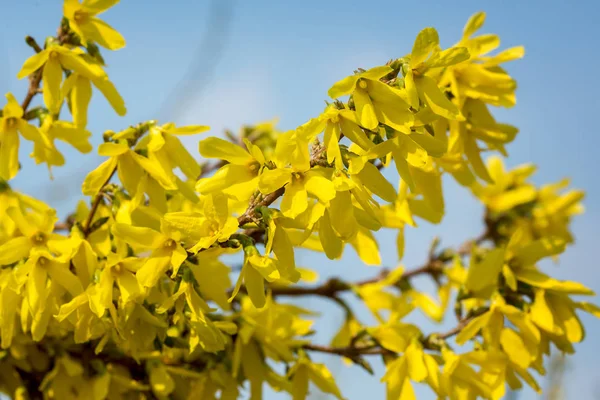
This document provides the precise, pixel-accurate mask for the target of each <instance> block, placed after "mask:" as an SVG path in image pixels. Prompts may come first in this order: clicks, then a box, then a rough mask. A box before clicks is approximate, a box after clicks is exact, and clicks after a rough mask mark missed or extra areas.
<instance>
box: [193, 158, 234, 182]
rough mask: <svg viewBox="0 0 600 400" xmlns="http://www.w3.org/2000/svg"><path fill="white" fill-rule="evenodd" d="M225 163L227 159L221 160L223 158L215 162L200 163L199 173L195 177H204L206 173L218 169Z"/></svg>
mask: <svg viewBox="0 0 600 400" xmlns="http://www.w3.org/2000/svg"><path fill="white" fill-rule="evenodd" d="M226 164H227V161H223V160H221V161H218V162H215V163H204V164H202V165H201V166H200V175H198V178H197V179H200V178H203V177H205V176H206V175H208V174H210V173H211V172H214V171H216V170H218V169H219V168H221V167H223V166H224V165H226Z"/></svg>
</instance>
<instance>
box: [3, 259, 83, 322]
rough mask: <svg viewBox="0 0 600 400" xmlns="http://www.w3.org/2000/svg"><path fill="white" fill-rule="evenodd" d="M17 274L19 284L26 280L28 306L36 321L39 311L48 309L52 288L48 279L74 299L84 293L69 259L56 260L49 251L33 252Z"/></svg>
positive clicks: (18, 269)
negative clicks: (46, 303)
mask: <svg viewBox="0 0 600 400" xmlns="http://www.w3.org/2000/svg"><path fill="white" fill-rule="evenodd" d="M15 273H16V275H17V280H18V281H19V282H24V281H25V280H26V291H27V304H28V306H29V310H30V312H31V315H32V316H33V317H34V319H35V318H36V316H37V314H38V311H43V310H44V308H46V305H45V304H44V303H45V302H46V299H47V298H48V296H49V295H50V288H49V287H48V285H47V280H48V277H50V279H51V280H52V283H53V284H57V285H58V286H61V287H63V288H64V289H66V290H67V291H68V292H69V293H70V294H71V295H72V296H73V297H75V296H78V295H80V294H81V293H82V292H83V287H82V286H81V282H79V279H77V277H76V276H75V275H74V274H73V273H72V272H71V271H70V270H69V262H68V259H66V258H65V257H61V258H56V257H54V256H52V254H50V253H49V252H48V251H47V250H43V249H35V250H33V251H32V252H31V254H30V256H29V258H28V259H27V262H26V263H25V264H23V265H22V266H20V267H18V268H17V269H16V271H15Z"/></svg>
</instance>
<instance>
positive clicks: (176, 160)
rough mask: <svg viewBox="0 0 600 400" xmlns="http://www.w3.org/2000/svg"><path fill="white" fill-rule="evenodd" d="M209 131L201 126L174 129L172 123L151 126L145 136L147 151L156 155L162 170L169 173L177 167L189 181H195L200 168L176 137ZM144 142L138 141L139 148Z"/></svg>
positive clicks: (206, 127)
mask: <svg viewBox="0 0 600 400" xmlns="http://www.w3.org/2000/svg"><path fill="white" fill-rule="evenodd" d="M209 129H210V127H208V126H203V125H190V126H180V127H176V126H175V124H174V123H172V122H170V123H167V124H164V125H162V126H153V127H151V128H150V133H149V135H148V136H147V138H148V139H147V140H148V145H147V146H148V151H149V152H152V153H155V154H156V158H157V160H158V161H159V162H160V163H161V165H162V166H163V169H164V170H166V171H171V170H173V169H174V168H177V167H178V168H179V169H180V170H181V172H183V174H184V175H185V176H187V177H188V178H189V179H193V180H196V179H197V178H198V175H200V166H199V165H198V162H197V161H196V160H195V159H194V158H193V157H192V156H191V154H190V153H189V152H188V151H187V150H186V149H185V147H184V146H183V145H182V144H181V141H180V140H179V139H178V138H177V136H181V135H195V134H198V133H202V132H206V131H207V130H209ZM145 140H146V138H144V139H142V141H140V146H143V145H144V143H145Z"/></svg>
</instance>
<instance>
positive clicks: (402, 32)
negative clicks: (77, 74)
mask: <svg viewBox="0 0 600 400" xmlns="http://www.w3.org/2000/svg"><path fill="white" fill-rule="evenodd" d="M2 9H3V23H2V24H1V25H0V89H1V90H2V91H3V93H5V92H8V91H10V92H13V93H14V94H15V96H16V97H17V98H18V99H22V98H23V96H24V94H25V92H26V85H27V82H26V80H24V81H17V79H16V74H17V72H18V71H19V69H20V68H21V65H22V63H23V61H24V60H25V59H26V58H27V57H29V56H30V55H31V48H29V47H28V46H27V45H26V44H25V42H24V37H25V35H32V36H34V37H35V38H36V39H37V41H38V43H40V44H41V43H43V41H44V38H45V36H47V35H49V34H54V33H55V31H56V28H57V27H58V24H59V21H60V18H61V15H62V1H58V0H52V1H48V0H20V1H15V0H12V1H5V2H3V7H2ZM480 10H482V11H486V12H487V21H486V24H485V25H484V28H483V30H482V32H483V33H496V34H498V35H499V36H500V38H501V39H502V48H508V47H512V46H516V45H524V46H525V49H526V56H525V58H524V59H523V60H519V61H515V62H513V63H510V64H509V65H508V70H509V71H510V73H511V74H512V75H513V76H514V77H515V78H516V79H517V81H518V83H519V89H518V91H517V106H516V107H514V108H513V109H509V110H504V109H502V110H495V115H496V117H497V118H498V120H499V121H501V122H507V123H510V124H513V125H516V126H517V127H519V128H520V134H519V135H518V137H517V140H516V141H515V142H514V143H513V144H511V145H510V146H509V147H508V150H509V153H510V158H509V159H508V160H507V164H508V165H509V166H511V167H512V166H515V165H518V164H521V163H524V162H533V163H535V164H537V165H538V166H539V171H538V173H537V174H536V175H535V177H534V181H535V182H536V183H538V184H542V183H548V182H550V181H556V180H559V179H560V178H562V177H565V176H568V177H571V178H572V184H573V186H576V187H579V188H583V189H585V190H586V191H587V197H586V199H585V201H584V203H585V205H586V209H587V210H586V214H585V215H584V216H581V217H578V218H576V219H575V221H574V225H573V231H574V233H575V236H576V238H577V242H576V244H575V246H573V247H571V248H570V249H569V250H568V251H567V253H566V254H564V255H563V256H562V257H561V259H560V263H559V264H558V265H552V264H550V265H546V268H548V269H551V270H552V273H554V274H555V275H556V276H558V277H559V278H562V279H567V278H568V279H573V280H578V281H582V282H584V283H585V284H586V285H588V286H589V287H591V288H592V289H595V290H596V291H597V292H600V271H599V270H598V269H599V265H598V255H597V254H596V251H598V245H597V242H598V240H599V239H600V227H599V225H600V189H599V185H598V183H599V180H598V174H599V173H600V163H599V162H598V161H597V156H596V154H597V152H598V147H599V145H600V132H597V127H598V126H599V124H598V116H599V114H600V100H599V99H600V96H599V92H600V78H599V74H598V73H597V72H596V68H597V65H598V63H599V62H600V56H599V54H600V52H599V51H598V50H600V46H598V38H600V27H599V25H598V23H597V20H598V16H600V6H598V3H597V2H592V1H587V2H586V1H580V2H576V3H575V2H574V3H571V2H554V1H544V2H542V1H532V0H530V1H527V2H521V1H501V2H500V1H497V2H487V1H461V2H446V1H442V0H439V1H435V2H434V1H419V2H392V1H369V2H365V1H356V0H346V1H344V2H324V1H316V0H314V1H313V0H305V1H302V2H283V1H273V0H272V1H259V0H256V1H241V0H237V1H236V0H201V1H197V0H195V1H192V0H172V1H169V2H167V1H158V0H156V1H154V0H144V1H142V0H130V1H124V2H122V4H119V5H118V6H116V7H114V8H113V9H111V10H109V11H108V12H107V13H106V14H105V15H104V16H103V19H105V20H106V21H107V22H108V23H110V24H111V25H112V26H113V27H115V28H116V29H117V30H119V31H120V32H121V33H122V34H123V35H124V36H125V38H126V40H127V46H126V48H125V49H123V50H122V51H118V52H114V53H111V52H108V51H107V52H104V57H105V59H106V62H107V64H108V66H109V68H108V73H109V75H110V77H111V79H112V80H113V82H114V83H115V84H116V86H117V88H118V89H119V91H120V93H121V95H122V96H123V98H124V99H125V101H126V104H127V109H128V113H127V116H126V117H123V118H121V117H118V116H117V115H116V114H115V113H114V112H113V111H112V109H111V108H110V106H109V105H108V104H107V103H106V101H105V100H104V98H103V97H102V96H101V95H99V94H98V93H95V94H94V97H93V101H92V104H91V108H90V120H89V125H88V129H89V130H91V131H92V133H93V134H94V136H93V143H94V145H97V144H98V143H100V142H101V140H102V139H101V137H102V132H103V131H104V130H107V129H112V130H121V129H123V128H126V127H127V126H129V125H131V124H135V123H137V122H140V121H143V120H147V119H151V118H156V119H159V121H162V122H167V121H174V122H176V123H178V124H203V125H210V126H211V127H212V130H211V134H213V135H217V134H219V135H220V134H222V132H223V130H224V129H226V128H227V129H231V130H233V131H237V130H238V128H239V127H240V126H241V125H242V124H254V123H257V122H262V121H265V120H271V119H273V118H279V122H278V125H277V127H278V128H279V129H281V130H288V129H293V128H295V127H296V126H298V125H299V124H302V123H303V122H305V121H306V120H308V119H309V118H311V117H314V116H316V115H318V114H319V113H320V112H321V111H322V109H323V107H324V106H325V103H324V100H325V99H327V94H326V93H327V89H328V88H329V87H330V86H331V85H332V84H333V83H334V82H336V81H337V80H339V79H341V78H343V77H345V76H347V75H349V74H352V71H353V70H355V69H356V68H358V67H361V68H369V67H372V66H376V65H382V64H384V63H385V62H386V61H388V60H389V59H391V58H396V57H400V56H403V55H404V54H406V53H409V52H410V50H411V48H412V44H413V41H414V38H415V36H416V34H417V33H418V32H419V31H420V30H421V29H422V28H424V27H427V26H433V27H435V28H436V29H437V30H438V32H439V34H440V39H441V44H442V46H443V47H447V46H449V45H451V44H453V43H454V42H456V41H458V40H459V38H460V36H461V34H462V27H463V25H464V24H465V22H466V21H467V19H468V17H469V16H470V15H471V14H473V13H474V12H476V11H480ZM40 100H41V99H40V98H39V96H38V99H37V101H40ZM198 139H199V137H192V138H190V140H189V141H188V142H187V143H188V144H189V146H190V149H191V152H192V153H193V154H195V155H198V152H197V141H198ZM59 146H61V147H60V150H61V151H62V152H63V154H64V155H65V158H66V159H67V163H66V165H65V166H63V167H61V168H55V169H54V170H53V175H54V180H53V181H49V180H48V179H47V174H48V172H47V170H46V168H45V167H44V166H35V165H34V163H33V161H32V160H30V159H27V155H28V154H29V152H30V151H31V149H30V148H28V147H27V146H22V147H23V148H22V149H21V150H22V154H21V162H22V164H23V167H24V168H23V170H22V171H21V173H20V174H19V175H18V177H17V178H16V179H15V180H14V181H12V182H11V184H12V185H13V186H14V187H15V188H16V189H18V190H21V191H23V192H25V193H27V194H30V195H33V196H35V197H37V198H40V199H42V200H44V201H46V202H48V203H49V204H51V205H52V206H53V207H55V208H56V209H57V210H58V212H59V215H60V216H61V217H65V216H66V215H67V214H68V213H70V212H71V211H72V210H74V207H75V205H76V203H77V202H78V201H79V200H80V199H81V198H82V196H81V182H82V180H83V178H84V177H85V175H86V174H87V173H88V172H89V171H90V170H92V169H93V168H95V167H96V166H97V165H98V164H99V163H100V162H101V159H102V158H101V157H99V156H97V155H95V154H94V155H91V154H88V155H86V156H82V155H80V154H79V153H77V152H76V151H73V150H72V149H70V148H69V147H68V146H62V144H59ZM393 179H396V178H393ZM444 192H445V197H446V210H447V211H446V217H445V219H444V221H443V223H442V224H440V225H437V226H433V225H428V224H426V223H424V222H421V223H420V227H419V229H408V230H407V238H406V253H405V258H404V260H403V261H402V263H403V264H404V265H405V266H406V267H407V268H411V267H414V266H417V265H420V264H421V263H422V262H423V261H425V257H426V254H427V248H428V246H429V244H430V241H431V238H432V237H433V236H435V235H437V236H439V237H440V238H441V239H442V245H457V244H459V243H462V242H463V241H464V240H465V239H468V238H471V237H474V236H476V235H478V234H479V233H480V232H481V230H482V229H483V224H482V209H481V208H480V207H479V206H478V205H477V203H476V202H475V201H474V199H473V198H472V197H471V195H470V194H469V193H468V192H466V191H465V190H464V189H462V188H460V187H458V186H457V185H456V184H454V183H453V182H452V181H451V180H447V181H446V182H445V186H444ZM378 239H379V240H380V248H381V252H382V259H383V265H384V266H390V267H393V266H395V265H396V264H397V260H396V250H395V235H387V236H386V235H385V233H384V234H381V235H379V236H378ZM298 257H299V262H298V264H299V265H303V266H310V267H312V268H316V269H317V270H318V271H319V273H320V274H321V276H322V277H323V278H326V277H328V276H338V275H343V276H344V277H347V278H348V279H350V280H353V279H361V278H364V277H369V276H373V275H375V274H376V273H377V271H376V270H375V269H374V267H365V266H364V265H362V263H361V262H360V261H359V259H358V258H357V257H356V255H355V254H354V253H353V252H352V250H351V249H348V250H347V251H346V252H345V255H344V258H343V260H342V262H329V261H328V260H326V259H325V257H324V256H317V255H315V254H312V253H310V252H301V253H300V254H299V256H298ZM555 270H556V271H555ZM417 285H420V286H419V287H424V288H427V287H431V283H430V282H428V281H427V279H425V280H423V281H422V282H421V281H419V282H417ZM596 302H597V301H596ZM301 304H302V305H303V306H307V307H311V308H318V309H320V310H322V312H323V313H325V314H327V315H328V318H326V319H325V318H322V319H320V320H319V321H317V323H316V325H315V328H316V330H317V331H318V332H319V334H318V335H317V337H316V338H315V340H316V341H318V342H319V343H323V344H327V343H328V341H329V340H330V338H331V337H332V335H333V334H334V333H335V331H336V330H337V328H338V326H339V324H340V323H341V322H342V319H343V315H342V313H341V312H340V310H339V309H337V308H336V307H335V305H333V306H332V305H331V304H328V303H327V302H326V301H321V300H319V299H312V298H310V299H308V298H307V299H302V300H301ZM358 317H359V318H362V320H363V322H370V321H369V318H367V313H366V312H365V311H364V310H359V313H358ZM410 320H411V322H415V323H419V324H422V325H424V326H425V331H429V332H431V331H439V330H444V329H445V328H449V327H452V326H453V325H454V323H455V322H454V317H452V316H448V318H447V321H446V322H445V323H444V324H443V326H442V327H436V326H433V325H432V324H430V323H428V322H426V319H425V318H424V317H423V316H422V315H420V314H419V313H418V311H415V313H413V314H411V316H410ZM582 321H583V323H584V325H585V326H586V327H587V339H586V340H585V341H584V342H583V343H581V344H580V345H578V346H577V347H576V350H577V353H576V355H575V356H573V357H569V358H567V360H566V364H565V362H564V361H560V360H559V361H557V362H556V366H555V367H554V368H553V369H552V371H554V372H553V373H552V374H549V376H550V377H552V378H550V379H548V378H541V379H540V382H541V383H542V384H543V386H544V387H545V388H549V387H550V381H552V382H555V383H556V382H559V381H560V382H562V384H561V385H560V386H561V391H562V395H560V396H562V397H563V398H565V399H567V398H577V399H582V400H587V399H600V382H599V379H600V369H598V368H597V365H598V360H597V358H598V354H600V340H598V337H600V321H599V320H597V319H594V318H592V317H589V316H588V315H582ZM315 358H317V359H320V360H323V361H324V362H326V363H327V364H328V365H329V367H330V369H331V370H332V372H333V374H334V375H335V376H336V378H337V380H338V383H339V385H340V386H341V387H342V389H343V390H342V391H343V393H344V394H345V395H346V396H347V397H348V398H349V399H352V400H354V399H364V398H372V399H383V398H384V386H383V385H382V384H381V383H379V377H380V376H381V375H382V371H383V368H382V366H381V365H379V364H378V363H377V362H375V363H374V367H375V372H376V376H368V375H366V373H365V372H364V371H363V370H361V369H359V368H357V367H354V368H349V367H347V366H345V365H343V364H342V363H341V361H340V360H339V359H335V358H328V357H326V356H321V355H316V356H315ZM557 377H558V378H557ZM416 394H417V397H418V398H419V399H421V398H423V399H429V398H434V397H433V394H432V393H431V392H429V391H428V390H427V389H423V388H420V387H417V388H416ZM560 396H559V397H560ZM283 397H284V396H283V395H278V394H274V393H269V395H268V397H267V398H269V399H279V398H283ZM559 397H554V398H559ZM312 398H313V399H317V398H325V397H319V395H318V394H317V393H315V394H314V395H313V397H312ZM511 398H513V399H517V398H518V399H523V400H525V399H536V398H537V395H536V394H535V393H534V392H532V391H530V390H525V391H523V392H520V393H519V394H518V395H516V394H511ZM547 398H549V397H547Z"/></svg>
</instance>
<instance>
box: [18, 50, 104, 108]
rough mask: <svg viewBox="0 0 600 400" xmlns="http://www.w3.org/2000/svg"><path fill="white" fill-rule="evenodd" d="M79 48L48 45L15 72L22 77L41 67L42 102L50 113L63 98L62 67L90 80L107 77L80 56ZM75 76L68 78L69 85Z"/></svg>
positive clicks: (102, 79) (97, 67) (72, 82)
mask: <svg viewBox="0 0 600 400" xmlns="http://www.w3.org/2000/svg"><path fill="white" fill-rule="evenodd" d="M81 54H82V52H81V51H80V50H77V49H76V50H69V49H67V48H66V47H63V46H50V47H48V48H46V49H44V50H42V51H40V52H39V53H37V54H34V55H33V56H31V57H29V58H28V59H27V60H26V61H25V63H23V67H21V70H20V71H19V73H18V74H17V78H19V79H23V78H25V77H26V76H28V75H31V74H33V73H34V72H35V71H37V70H38V69H40V68H42V67H43V71H42V83H43V85H42V90H43V94H44V104H46V107H47V108H48V110H50V113H51V114H57V113H58V111H59V110H60V106H61V103H62V101H63V99H64V93H61V88H60V85H61V83H62V81H63V68H64V69H67V70H70V71H73V72H74V73H77V74H79V75H81V76H84V77H86V78H87V79H89V80H91V81H98V82H103V81H104V80H106V79H108V77H107V76H106V73H105V72H104V71H103V70H102V68H100V67H99V66H97V65H92V64H90V63H88V62H87V61H86V60H85V59H84V58H83V57H82V56H81ZM74 80H75V78H72V79H71V80H70V83H69V85H71V84H74V83H75V81H74Z"/></svg>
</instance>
